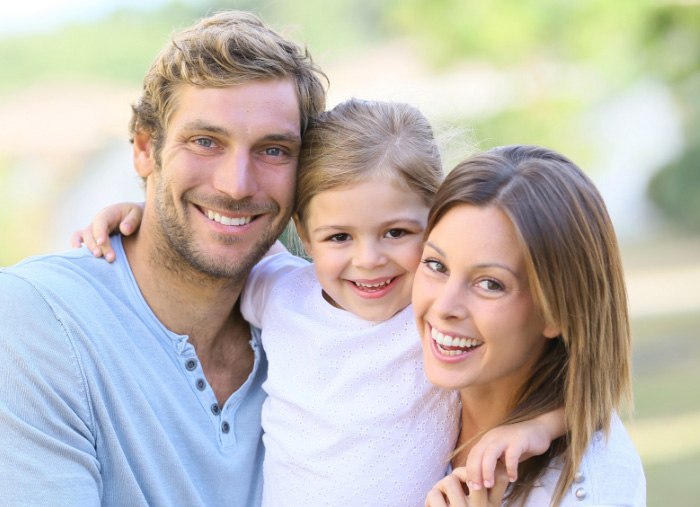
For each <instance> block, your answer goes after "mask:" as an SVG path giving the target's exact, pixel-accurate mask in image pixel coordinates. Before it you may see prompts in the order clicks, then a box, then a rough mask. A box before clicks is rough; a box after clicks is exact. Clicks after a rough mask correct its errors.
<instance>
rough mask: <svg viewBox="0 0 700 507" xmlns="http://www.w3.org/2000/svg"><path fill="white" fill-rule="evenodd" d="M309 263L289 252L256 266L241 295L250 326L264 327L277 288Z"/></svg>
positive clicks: (265, 258)
mask: <svg viewBox="0 0 700 507" xmlns="http://www.w3.org/2000/svg"><path fill="white" fill-rule="evenodd" d="M308 265H309V263H308V262H307V261H305V260H304V259H302V258H301V257H297V256H296V255H292V254H291V253H289V252H284V253H278V254H275V255H269V256H267V257H264V258H263V259H262V260H261V261H260V262H259V263H258V264H256V265H255V267H254V268H253V270H252V271H251V273H250V275H248V280H247V281H246V284H245V288H244V289H243V293H242V294H241V312H242V313H243V318H245V319H246V320H247V321H248V322H249V323H250V324H252V325H253V326H255V327H262V320H263V314H264V313H265V311H266V309H267V302H268V300H269V298H270V295H271V294H272V292H273V291H274V289H275V287H276V286H277V285H278V284H279V283H281V282H282V280H284V278H285V277H286V276H288V275H289V274H290V273H293V272H294V271H296V270H298V269H301V268H304V267H306V266H308Z"/></svg>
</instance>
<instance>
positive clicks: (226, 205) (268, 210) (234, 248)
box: [135, 80, 301, 280]
mask: <svg viewBox="0 0 700 507" xmlns="http://www.w3.org/2000/svg"><path fill="white" fill-rule="evenodd" d="M144 135H145V134H140V136H144ZM141 140H142V141H143V138H141ZM139 141H140V139H139V138H138V136H137V139H136V140H135V146H136V148H135V149H136V159H137V168H139V171H140V172H141V173H142V175H144V174H143V173H144V171H143V170H142V169H141V168H140V167H139V154H138V145H139ZM145 144H147V145H148V146H149V148H150V146H151V145H152V144H151V143H150V142H148V141H146V142H145V143H144V145H145ZM300 144H301V133H300V116H299V102H298V99H297V94H296V90H295V86H294V84H293V83H292V81H289V80H269V81H253V82H250V83H246V84H242V85H236V86H231V87H228V88H197V87H194V86H189V85H186V86H182V87H181V88H180V89H178V90H177V92H176V94H175V111H174V113H173V115H172V117H171V121H170V124H169V125H168V127H167V132H166V136H165V141H164V144H163V148H162V151H161V154H160V157H159V158H160V164H157V163H156V162H155V159H154V158H153V154H152V153H151V154H150V162H148V163H146V166H147V167H150V166H152V167H150V169H148V170H147V171H145V172H146V174H145V175H146V176H147V204H146V210H147V213H146V215H145V216H144V225H145V226H146V227H147V228H148V229H147V230H148V231H149V234H153V235H154V237H155V238H156V249H157V250H158V251H159V256H161V257H163V260H164V262H167V261H174V262H172V264H173V265H172V266H171V267H172V268H175V269H178V268H179V267H182V268H184V267H185V265H188V266H189V268H190V269H191V268H194V270H195V271H197V272H200V273H205V274H207V275H210V276H214V277H219V278H232V279H236V280H242V279H245V277H246V276H247V274H248V272H249V271H250V269H251V268H252V266H253V265H254V264H255V263H256V262H257V261H258V260H259V259H260V258H261V257H262V255H263V254H264V253H265V252H266V251H267V249H268V248H269V247H270V245H272V243H273V242H274V241H275V240H276V239H277V237H278V236H279V235H280V233H281V232H282V230H283V229H284V227H285V225H286V224H287V222H288V221H289V217H290V214H291V210H292V205H293V196H294V182H295V177H296V168H297V161H298V155H299V147H300ZM149 208H150V210H151V212H150V213H149V212H148V210H149ZM182 261H184V265H183V263H182ZM183 271H186V270H183Z"/></svg>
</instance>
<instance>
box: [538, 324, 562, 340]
mask: <svg viewBox="0 0 700 507" xmlns="http://www.w3.org/2000/svg"><path fill="white" fill-rule="evenodd" d="M542 334H543V335H544V337H545V338H550V339H551V338H557V337H558V336H560V335H561V327H560V326H559V325H558V324H555V323H553V322H546V323H545V326H544V330H543V331H542Z"/></svg>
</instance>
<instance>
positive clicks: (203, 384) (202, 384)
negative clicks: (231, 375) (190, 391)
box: [197, 378, 207, 391]
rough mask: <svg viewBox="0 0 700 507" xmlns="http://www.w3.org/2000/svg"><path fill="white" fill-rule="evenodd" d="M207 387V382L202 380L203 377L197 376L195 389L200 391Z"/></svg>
mask: <svg viewBox="0 0 700 507" xmlns="http://www.w3.org/2000/svg"><path fill="white" fill-rule="evenodd" d="M205 387H207V383H206V382H204V379H201V378H198V379H197V389H199V390H200V391H204V388H205Z"/></svg>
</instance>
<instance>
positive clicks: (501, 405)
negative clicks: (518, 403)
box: [452, 387, 512, 466]
mask: <svg viewBox="0 0 700 507" xmlns="http://www.w3.org/2000/svg"><path fill="white" fill-rule="evenodd" d="M460 399H461V402H462V425H461V429H460V432H459V437H458V438H457V446H456V448H457V449H460V448H462V447H464V448H463V449H461V450H460V451H459V453H457V454H456V455H455V456H454V458H453V459H452V465H453V466H464V464H465V463H466V459H467V455H468V454H469V451H470V450H471V448H472V447H473V446H474V444H476V442H477V440H473V439H474V438H475V437H477V436H479V435H480V434H481V433H483V432H485V431H488V430H490V429H491V428H494V427H496V426H498V425H499V424H501V423H502V422H503V420H504V419H505V418H506V416H507V415H508V414H509V413H510V410H511V408H512V407H511V401H510V396H509V395H504V393H494V392H491V391H490V390H484V389H483V388H473V387H472V388H467V389H462V390H461V391H460Z"/></svg>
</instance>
